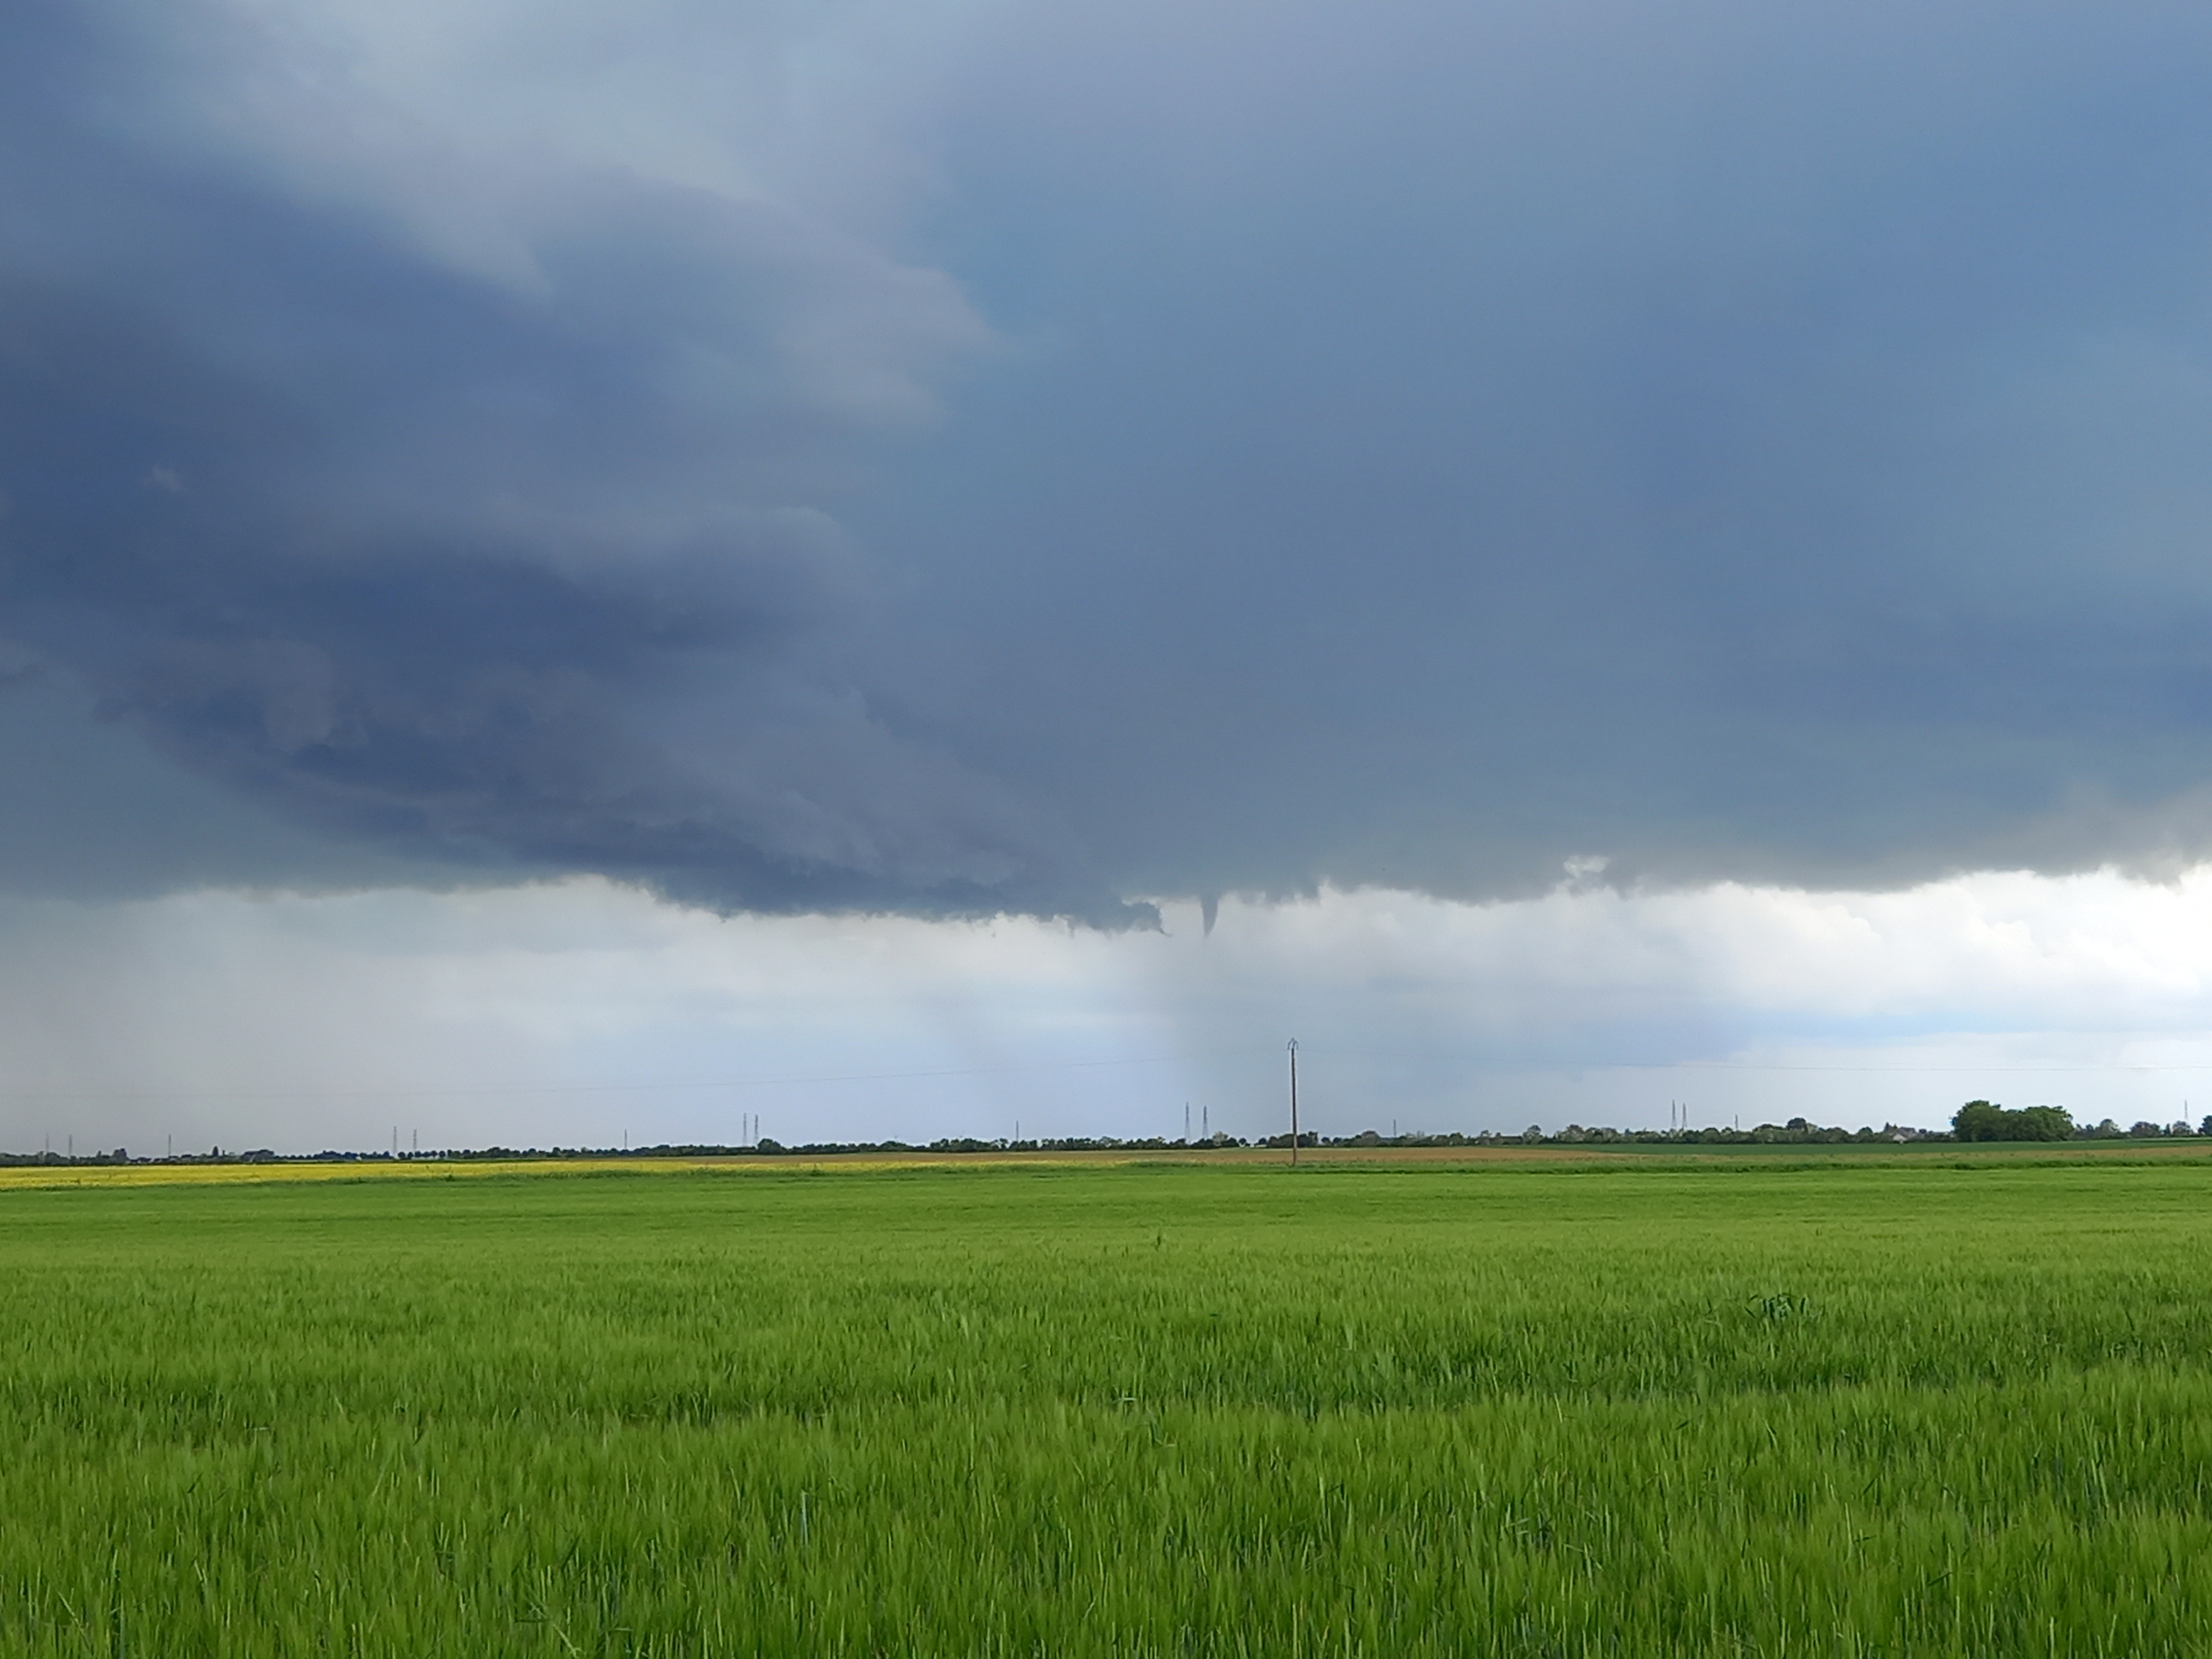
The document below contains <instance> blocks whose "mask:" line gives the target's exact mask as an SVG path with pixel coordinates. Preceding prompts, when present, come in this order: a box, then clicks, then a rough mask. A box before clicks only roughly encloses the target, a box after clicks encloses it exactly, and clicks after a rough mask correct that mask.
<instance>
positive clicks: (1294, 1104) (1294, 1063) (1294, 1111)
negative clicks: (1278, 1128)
mask: <svg viewBox="0 0 2212 1659" xmlns="http://www.w3.org/2000/svg"><path fill="white" fill-rule="evenodd" d="M1297 1162H1298V1040H1297V1038H1296V1037H1292V1038H1291V1167H1292V1168H1293V1169H1295V1168H1296V1167H1297Z"/></svg>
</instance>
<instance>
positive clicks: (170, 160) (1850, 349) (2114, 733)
mask: <svg viewBox="0 0 2212 1659" xmlns="http://www.w3.org/2000/svg"><path fill="white" fill-rule="evenodd" d="M2208 94H2212V15H2208V14H2206V13H2204V12H2203V9H2201V8H2194V7H2185V6H2179V5H2166V4H2142V5H2132V6H2124V7H2118V8H2113V7H2091V6H2088V5H2086V4H2081V3H2051V4H2040V5H2030V6H2021V5H2019V4H2017V3H2008V4H2004V5H1999V4H1996V3H1993V0H1990V3H1939V4H1935V5H1929V4H1925V3H1920V4H1914V5H1910V6H1908V5H1905V4H1901V3H1876V4H1872V5H1866V6H1860V7H1855V8H1850V9H1834V10H1832V11H1831V12H1830V13H1827V14H1814V13H1804V12H1778V11H1776V10H1774V9H1772V8H1770V7H1763V6H1754V5H1751V4H1749V3H1744V0H1688V3H1670V4H1668V5H1663V6H1662V5H1659V4H1656V3H1651V0H1570V3H1566V4H1559V5H1544V6H1537V5H1534V4H1529V3H1476V4H1469V5H1465V6H1453V7H1443V6H1437V5H1432V4H1426V3H1414V0H1371V3H1364V4H1361V5H1357V6H1354V5H1349V4H1344V3H1320V0H1273V3H1270V4H1269V5H1267V6H1266V7H1264V8H1263V7H1261V6H1257V5H1254V4H1250V3H1248V0H1210V3H1205V4H1200V5H1196V6H1194V5H1191V4H1189V3H1183V4H1180V5H1176V6H1168V5H1164V4H1159V3H1154V0H1117V3H1114V4H1110V5H1109V4H1107V3H1104V0H1039V3H1020V4H1017V3H1013V0H904V3H901V4H897V5H892V4H889V3H883V0H787V3H777V4H775V5H771V6H764V7H754V8H731V7H727V6H724V5H709V4H705V3H698V0H625V3H622V4H616V3H613V0H561V3H557V4H553V5H545V4H532V5H528V6H524V5H520V4H516V3H512V0H459V3H455V0H441V3H437V4H431V3H428V0H379V3H376V4H368V3H362V0H167V3H163V4H159V5H156V4H154V3H151V0H89V3H84V0H70V3H62V0H29V3H27V4H22V5H19V6H15V7H11V8H9V9H6V11H5V13H4V15H0V777H3V778H4V779H5V787H4V789H0V992H4V995H3V996H0V1149H6V1148H9V1147H13V1148H17V1149H20V1148H22V1147H25V1146H36V1145H38V1144H40V1141H41V1140H42V1139H44V1138H45V1137H47V1136H49V1135H51V1136H52V1137H54V1139H55V1143H56V1144H57V1145H59V1144H61V1142H62V1139H63V1138H64V1137H71V1136H73V1137H78V1138H81V1139H84V1140H85V1141H87V1142H88V1144H94V1145H100V1144H113V1143H117V1142H123V1143H125V1144H128V1145H130V1146H131V1147H132V1149H133V1150H144V1149H149V1148H150V1149H154V1150H158V1149H159V1146H160V1145H161V1144H162V1143H163V1142H164V1141H165V1140H166V1139H167V1137H170V1136H174V1137H175V1138H176V1139H177V1142H178V1144H179V1146H182V1145H186V1144H199V1143H203V1142H214V1141H220V1142H222V1144H224V1145H227V1146H238V1145H252V1144H268V1145H274V1146H280V1147H282V1148H283V1149H284V1150H288V1151H290V1150H311V1149H313V1148H315V1147H319V1146H326V1145H330V1146H380V1145H386V1144H388V1139H389V1137H390V1135H391V1133H392V1131H393V1129H394V1128H395V1127H396V1128H397V1129H398V1131H399V1133H401V1135H402V1137H403V1139H404V1138H405V1137H406V1136H408V1135H409V1134H420V1135H421V1136H422V1144H424V1145H426V1146H427V1145H433V1144H441V1145H442V1144H453V1143H465V1144H480V1143H483V1142H486V1141H494V1140H499V1141H508V1142H538V1143H550V1142H555V1141H563V1142H567V1141H575V1140H596V1141H601V1142H608V1141H614V1140H616V1139H618V1138H619V1137H620V1136H621V1135H622V1134H623V1133H629V1135H630V1136H631V1137H632V1138H633V1139H639V1140H656V1139H733V1138H735V1137H736V1136H737V1134H738V1133H741V1128H740V1126H741V1124H742V1122H743V1120H744V1116H745V1115H750V1113H752V1112H755V1111H757V1112H759V1113H760V1114H761V1116H762V1120H763V1128H764V1129H765V1130H766V1132H767V1133H772V1134H775V1135H777V1136H778V1137H779V1138H781V1139H814V1138H847V1137H852V1138H876V1137H880V1136H888V1135H896V1136H899V1137H901V1138H905V1139H927V1138H930V1137H932V1136H934V1135H939V1134H977V1135H998V1134H1005V1133H1011V1132H1012V1127H1013V1124H1014V1122H1015V1121H1016V1120H1017V1119H1018V1120H1019V1121H1020V1122H1021V1124H1022V1126H1023V1128H1024V1132H1025V1133H1117V1134H1143V1133H1179V1132H1180V1129H1181V1127H1182V1106H1183V1104H1184V1103H1186V1102H1188V1103H1191V1104H1192V1107H1193V1110H1194V1114H1196V1113H1200V1112H1203V1113H1206V1114H1209V1115H1211V1121H1212V1123H1213V1125H1214V1127H1220V1128H1225V1129H1228V1130H1230V1131H1231V1132H1233V1133H1242V1134H1255V1133H1264V1132H1267V1131H1270V1130H1273V1128H1275V1127H1278V1126H1277V1124H1276V1121H1275V1120H1276V1117H1277V1115H1279V1097H1280V1079H1279V1061H1280V1058H1281V1049H1282V1044H1283V1042H1284V1040H1285V1038H1286V1037H1288V1036H1293V1035H1295V1036H1297V1037H1299V1039H1300V1040H1301V1042H1303V1043H1304V1045H1305V1048H1304V1053H1305V1054H1306V1056H1307V1060H1306V1062H1305V1064H1306V1068H1307V1070H1308V1072H1309V1073H1310V1079H1311V1083H1310V1097H1311V1099H1312V1103H1313V1110H1314V1112H1315V1114H1316V1121H1317V1122H1318V1124H1319V1125H1320V1127H1323V1128H1324V1129H1328V1130H1330V1131H1332V1132H1334V1131H1340V1130H1352V1129H1356V1128H1359V1127H1386V1128H1387V1127H1389V1123H1390V1122H1391V1121H1398V1122H1399V1123H1401V1126H1402V1127H1431V1128H1439V1129H1442V1128H1462V1129H1470V1130H1472V1129H1479V1128H1484V1127H1489V1128H1497V1129H1517V1128H1519V1127H1522V1126H1523V1125H1525V1124H1527V1123H1528V1122H1529V1121H1540V1122H1543V1123H1545V1124H1547V1125H1548V1126H1550V1127H1558V1126H1559V1125H1560V1124H1563V1123H1565V1122H1566V1121H1570V1120H1575V1121H1583V1122H1600V1121H1601V1122H1612V1123H1618V1124H1624V1125H1625V1124H1631V1123H1644V1124H1660V1123H1663V1122H1665V1121H1667V1115H1668V1103H1669V1102H1670V1101H1674V1100H1684V1099H1686V1100H1687V1101H1688V1102H1689V1103H1690V1109H1691V1111H1692V1119H1693V1121H1728V1120H1729V1119H1730V1118H1733V1117H1735V1116H1737V1115H1742V1116H1743V1117H1744V1118H1745V1120H1746V1121H1752V1120H1753V1119H1754V1118H1765V1117H1774V1118H1786V1117H1789V1116H1792V1115H1806V1116H1810V1117H1814V1118H1816V1119H1820V1120H1823V1121H1844V1122H1847V1123H1850V1124H1851V1125H1853V1126H1856V1125H1857V1124H1859V1123H1861V1122H1873V1123H1875V1124H1879V1123H1880V1122H1881V1121H1884V1120H1886V1119H1895V1120H1897V1121H1917V1122H1922V1123H1934V1122H1936V1121H1941V1120H1942V1119H1943V1118H1944V1117H1947V1116H1948V1114H1949V1112H1950V1110H1951V1109H1953V1108H1954V1107H1955V1105H1956V1104H1957V1103H1958V1102H1959V1101H1960V1099H1963V1098H1965V1097H1967V1096H1969V1095H1991V1096H1994V1097H1998V1098H2001V1099H2003V1100H2006V1101H2007V1102H2008V1103H2012V1104H2029V1103H2037V1102H2041V1101H2051V1102H2053V1103H2062V1104H2066V1105H2068V1106H2069V1107H2071V1108H2072V1109H2074V1110H2075V1114H2076V1115H2077V1116H2087V1117H2091V1118H2097V1117H2103V1116H2106V1115H2112V1116H2115V1117H2118V1118H2119V1119H2120V1120H2121V1121H2132V1120H2133V1119H2134V1118H2136V1117H2150V1118H2154V1119H2156V1120H2159V1121H2167V1120H2170V1119H2172V1118H2173V1117H2177V1116H2179V1115H2181V1114H2182V1112H2183V1111H2184V1109H2185V1106H2184V1103H2185V1102H2186V1101H2188V1100H2190V1099H2191V1098H2192V1097H2202V1099H2200V1100H2199V1104H2198V1106H2197V1109H2196V1110H2197V1115H2202V1114H2203V1111H2205V1110H2212V1106H2207V1105H2205V1104H2204V1103H2203V1102H2204V1101H2212V1007H2208V1002H2207V997H2206V987H2207V986H2208V983H2212V977H2208V976H2212V928H2208V927H2206V925H2205V923H2206V921H2208V919H2212V918H2208V915H2207V906H2208V904H2212V871H2208V868H2207V860H2208V859H2212V718H2208V716H2212V645H2208V643H2207V641H2212V627H2208V623H2212V558H2208V556H2207V552H2208V549H2212V482H2208V481H2212V467H2208V465H2206V462H2207V459H2208V447H2209V446H2208V441H2212V304H2209V303H2208V289H2207V283H2206V276H2205V272H2206V271H2207V270H2208V269H2212V261H2208V254H2212V208H2208V207H2207V205H2206V204H2208V203H2212V191H2208V190H2207V188H2206V186H2207V185H2208V184H2212V95H2208ZM1217 906H1218V921H1217V924H1216V925H1215V926H1214V927H1212V929H1211V930H1210V931H1209V930H1208V929H1207V928H1206V926H1205V925H1204V921H1203V914H1202V913H1203V912H1204V910H1205V909H1206V908H1209V907H1217ZM2200 1066H2201V1067H2202V1068H2203V1069H2201V1070H2200V1069H2197V1068H2198V1067H2200ZM1196 1121H1198V1120H1197V1118H1196V1117H1195V1116H1194V1124H1195V1123H1196Z"/></svg>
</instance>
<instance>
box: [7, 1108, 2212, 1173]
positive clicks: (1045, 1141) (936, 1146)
mask: <svg viewBox="0 0 2212 1659" xmlns="http://www.w3.org/2000/svg"><path fill="white" fill-rule="evenodd" d="M2199 1137H2212V1114H2208V1115H2206V1116H2205V1118H2204V1119H2203V1121H2202V1122H2200V1123H2199V1124H2198V1125H2197V1127H2195V1128H2193V1129H2192V1128H2191V1127H2190V1126H2189V1125H2188V1124H2187V1123H2185V1122H2182V1121H2175V1122H2172V1123H2166V1124H2160V1123H2153V1122H2151V1121H2148V1120H2147V1119H2146V1120H2144V1121H2139V1122H2136V1123H2135V1124H2133V1125H2131V1126H2130V1127H2127V1128H2122V1127H2120V1126H2119V1125H2118V1123H2116V1122H2115V1121H2113V1120H2112V1119H2111V1118H2109V1117H2108V1118H2106V1119H2104V1120H2103V1121H2101V1122H2098V1123H2094V1124H2076V1123H2075V1121H2074V1115H2073V1114H2072V1113H2071V1112H2069V1110H2068V1109H2066V1108H2065V1107H2063V1106H2022V1107H2018V1108H2010V1109H2008V1108H2006V1107H2003V1106H1999V1105H1996V1104H1995V1103H1992V1102H1990V1101H1986V1100H1970V1101H1968V1102H1967V1103H1966V1104H1965V1105H1963V1106H1961V1107H1960V1109H1958V1110H1957V1111H1956V1112H1954V1113H1953V1114H1952V1115H1951V1127H1949V1128H1948V1129H1923V1128H1919V1127H1914V1126H1911V1125H1908V1124H1899V1123H1885V1124H1883V1125H1882V1126H1881V1128H1879V1129H1875V1128H1874V1127H1870V1126H1869V1127H1860V1128H1857V1129H1845V1128H1840V1127H1832V1126H1827V1125H1822V1124H1817V1123H1814V1122H1812V1121H1809V1120H1808V1119H1805V1118H1802V1117H1793V1118H1791V1119H1790V1121H1788V1122H1786V1123H1761V1124H1759V1125H1758V1126H1757V1127H1753V1128H1749V1129H1744V1128H1738V1127H1732V1126H1731V1127H1720V1126H1707V1127H1702V1128H1694V1129H1693V1128H1673V1129H1614V1128H1607V1127H1589V1128H1586V1127H1583V1125H1581V1124H1579V1123H1570V1124H1568V1125H1567V1126H1566V1127H1565V1128H1563V1129H1560V1130H1558V1131H1556V1132H1554V1131H1547V1129H1545V1128H1544V1127H1543V1126H1542V1125H1541V1124H1535V1123H1532V1124H1530V1125H1529V1126H1528V1127H1527V1128H1526V1129H1524V1130H1522V1131H1521V1132H1520V1133H1517V1134H1516V1133H1510V1132H1508V1133H1499V1132H1498V1131H1495V1130H1491V1129H1484V1130H1480V1131H1478V1132H1477V1133H1474V1134H1468V1133H1465V1132H1463V1131H1461V1130H1457V1129H1455V1130H1451V1131H1449V1132H1448V1133H1443V1134H1428V1133H1412V1134H1387V1135H1386V1134H1383V1133H1381V1132H1380V1131H1378V1130H1375V1129H1362V1130H1360V1131H1359V1132H1358V1133H1357V1134H1349V1135H1326V1134H1321V1133H1316V1132H1315V1131H1313V1130H1306V1131H1304V1133H1301V1134H1300V1135H1299V1136H1298V1138H1297V1141H1298V1145H1299V1146H1300V1147H1302V1148H1321V1147H1327V1146H1334V1147H1342V1148H1346V1149H1348V1150H1358V1149H1359V1148H1363V1147H1372V1148H1376V1149H1381V1148H1385V1147H1405V1148H1422V1147H1441V1148H1449V1147H1455V1146H1456V1147H1482V1146H1879V1145H1882V1144H1884V1143H1887V1144H1890V1145H1893V1146H1910V1145H1913V1144H1915V1143H1924V1142H1936V1143H1942V1144H1953V1143H1957V1142H1960V1141H2000V1140H2004V1141H2044V1142H2050V1141H2063V1140H2155V1139H2197V1138H2199ZM1290 1145H1291V1137H1290V1136H1289V1135H1288V1134H1276V1135H1263V1136H1260V1137H1257V1138H1246V1137H1244V1136H1241V1135H1230V1134H1214V1135H1210V1136H1207V1137H1206V1139H1192V1140H1183V1139H1169V1138H1167V1137H1166V1136H1164V1135H1148V1136H1141V1137H1138V1138H1135V1139H1123V1138H1122V1137H1120V1136H1116V1135H1067V1136H1057V1137H1053V1136H1046V1137H1039V1138H1036V1139H996V1140H990V1139H980V1138H977V1137H974V1136H968V1135H956V1136H945V1137H941V1138H939V1139H935V1140H931V1141H925V1142H914V1141H905V1140H815V1141H806V1142H804V1143H801V1144H799V1145H797V1146H785V1145H784V1144H783V1143H782V1142H781V1141H778V1140H775V1139H771V1138H769V1137H768V1136H763V1137H761V1138H760V1139H758V1140H756V1141H753V1142H750V1143H749V1144H746V1145H742V1146H725V1145H720V1144H714V1143H702V1142H692V1143H684V1144H681V1145H678V1144H675V1143H670V1142H662V1143H660V1144H658V1145H655V1146H624V1147H615V1146H552V1147H537V1146H522V1147H518V1146H478V1147H463V1148H447V1149H444V1150H440V1151H435V1152H431V1151H424V1152H336V1151H330V1150H325V1151H323V1152H301V1153H287V1152H273V1151H271V1150H270V1148H268V1147H266V1146H257V1147H253V1148H251V1149H250V1150H247V1151H245V1152H237V1151H226V1150H225V1149H224V1148H222V1146H215V1147H212V1148H210V1150H209V1151H207V1152H178V1153H175V1154H173V1155H172V1156H168V1157H162V1158H133V1157H131V1154H130V1153H129V1152H126V1151H125V1149H124V1148H122V1147H120V1146H118V1147H116V1148H115V1149H114V1150H113V1151H112V1152H81V1153H77V1154H75V1155H73V1156H72V1155H69V1154H64V1153H61V1152H0V1169H21V1168H27V1167H32V1168H35V1167H39V1166H41V1165H49V1164H51V1165H62V1166H98V1165H107V1166H114V1165H118V1164H410V1163H455V1162H460V1163H500V1162H502V1161H507V1160H514V1159H522V1158H551V1159H578V1158H584V1159H589V1158H830V1157H836V1156H838V1155H840V1154H844V1155H848V1156H850V1155H855V1154H866V1153H870V1152H874V1153H896V1152H938V1153H955V1154H957V1153H978V1152H1230V1151H1235V1150H1238V1149H1252V1148H1256V1149H1262V1150H1265V1149H1271V1148H1272V1149H1273V1150H1276V1151H1287V1150H1288V1149H1289V1147H1290Z"/></svg>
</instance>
